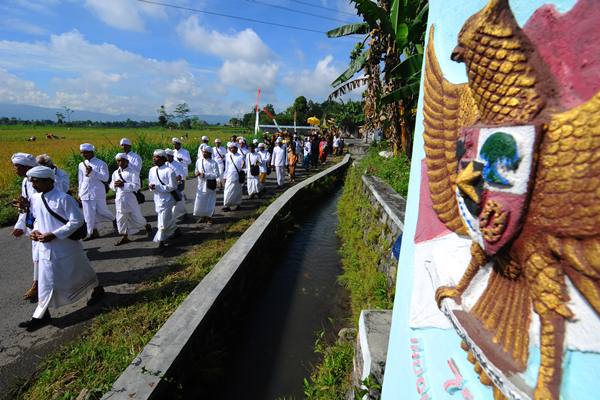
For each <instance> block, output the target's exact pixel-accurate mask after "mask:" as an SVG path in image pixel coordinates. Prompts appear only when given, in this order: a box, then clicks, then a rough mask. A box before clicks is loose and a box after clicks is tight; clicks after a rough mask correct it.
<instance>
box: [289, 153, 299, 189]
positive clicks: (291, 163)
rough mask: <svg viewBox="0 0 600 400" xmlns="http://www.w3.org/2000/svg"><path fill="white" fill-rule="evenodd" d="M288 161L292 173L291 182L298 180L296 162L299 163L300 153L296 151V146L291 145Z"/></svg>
mask: <svg viewBox="0 0 600 400" xmlns="http://www.w3.org/2000/svg"><path fill="white" fill-rule="evenodd" d="M287 161H288V173H289V174H290V182H296V164H297V163H298V153H296V146H290V151H289V152H288V159H287Z"/></svg>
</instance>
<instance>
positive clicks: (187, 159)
mask: <svg viewBox="0 0 600 400" xmlns="http://www.w3.org/2000/svg"><path fill="white" fill-rule="evenodd" d="M171 143H173V147H175V150H174V152H175V154H174V155H173V156H174V157H175V159H176V160H177V161H179V162H180V163H181V165H183V169H184V170H185V171H186V175H187V171H188V168H189V165H190V164H191V163H192V157H191V156H190V152H189V151H187V150H186V149H184V148H183V146H182V145H181V140H180V139H179V138H177V137H174V138H173V139H171Z"/></svg>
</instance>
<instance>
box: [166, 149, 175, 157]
mask: <svg viewBox="0 0 600 400" xmlns="http://www.w3.org/2000/svg"><path fill="white" fill-rule="evenodd" d="M165 153H166V154H167V155H168V156H174V155H175V150H173V149H165Z"/></svg>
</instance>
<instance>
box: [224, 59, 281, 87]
mask: <svg viewBox="0 0 600 400" xmlns="http://www.w3.org/2000/svg"><path fill="white" fill-rule="evenodd" d="M278 71H279V66H277V65H276V64H273V63H264V64H262V63H251V62H248V61H244V60H237V61H225V62H224V63H223V66H222V67H221V69H220V70H219V78H220V79H221V82H223V83H224V84H225V85H231V86H235V87H238V88H240V89H242V90H247V91H254V90H256V88H257V87H260V88H261V90H263V91H265V92H270V91H272V90H274V89H275V83H276V80H277V72H278Z"/></svg>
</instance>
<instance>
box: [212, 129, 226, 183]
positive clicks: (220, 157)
mask: <svg viewBox="0 0 600 400" xmlns="http://www.w3.org/2000/svg"><path fill="white" fill-rule="evenodd" d="M226 157H227V149H226V148H225V147H223V146H221V139H219V138H216V139H215V147H213V152H212V159H213V160H215V162H216V163H217V165H218V166H219V177H218V178H217V186H218V187H220V188H222V187H223V173H224V172H225V158H226Z"/></svg>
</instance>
